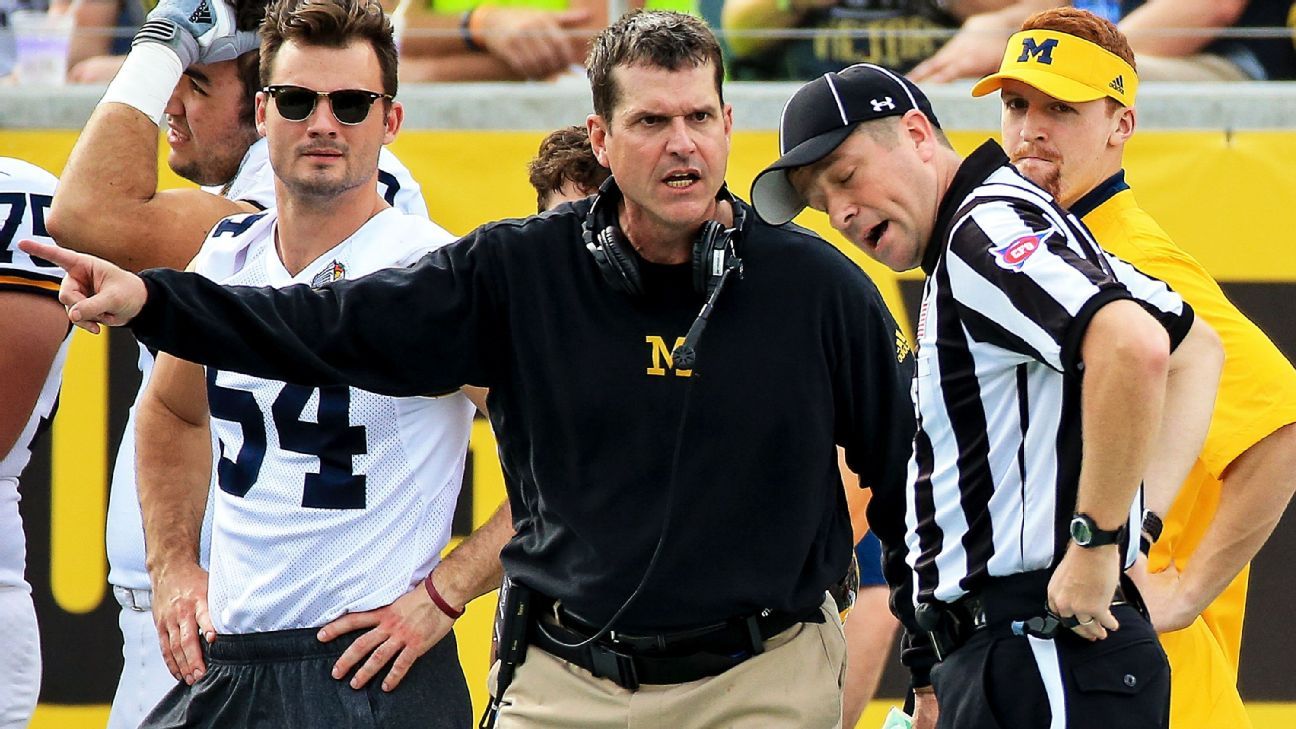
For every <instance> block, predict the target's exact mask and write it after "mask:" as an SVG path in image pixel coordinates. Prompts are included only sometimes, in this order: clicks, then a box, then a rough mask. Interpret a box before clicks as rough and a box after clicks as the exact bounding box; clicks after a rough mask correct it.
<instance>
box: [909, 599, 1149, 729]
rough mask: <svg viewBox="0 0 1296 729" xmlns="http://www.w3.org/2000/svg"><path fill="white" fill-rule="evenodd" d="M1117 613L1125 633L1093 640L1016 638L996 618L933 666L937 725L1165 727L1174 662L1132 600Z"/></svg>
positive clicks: (957, 728) (985, 728)
mask: <svg viewBox="0 0 1296 729" xmlns="http://www.w3.org/2000/svg"><path fill="white" fill-rule="evenodd" d="M1041 600H1042V598H1041ZM1037 604H1038V603H1037ZM1112 613H1113V615H1115V616H1116V620H1117V621H1119V622H1120V626H1121V627H1120V630H1117V631H1110V632H1108V635H1107V638H1106V639H1104V640H1100V641H1095V642H1090V641H1088V640H1085V639H1084V638H1081V637H1079V636H1077V635H1076V634H1075V633H1074V632H1072V631H1071V630H1067V629H1060V630H1059V631H1058V633H1057V636H1056V637H1055V638H1053V639H1052V640H1047V639H1041V638H1034V637H1028V636H1018V635H1012V634H1011V632H1010V631H1008V630H1004V629H1003V627H1002V626H996V625H994V624H993V618H991V620H992V624H991V625H990V626H989V627H988V628H987V629H985V630H981V631H978V632H976V633H974V634H973V635H972V637H971V638H970V639H969V640H968V642H967V643H965V644H964V645H963V646H962V647H960V648H958V649H957V650H955V651H954V652H953V653H951V654H950V655H948V656H946V658H945V660H944V661H942V662H940V663H938V664H937V665H936V667H935V668H934V669H932V674H931V677H932V685H933V687H934V688H935V690H936V699H937V702H938V703H939V704H940V720H939V721H938V722H937V729H1165V728H1166V727H1168V726H1169V722H1170V665H1169V663H1168V662H1167V661H1166V655H1165V651H1163V650H1162V649H1161V643H1160V642H1159V641H1158V640H1157V636H1156V631H1155V630H1153V628H1152V624H1151V623H1150V622H1148V620H1147V618H1145V617H1144V616H1143V615H1142V614H1141V613H1140V612H1139V611H1138V609H1136V608H1135V607H1133V606H1132V605H1117V606H1114V607H1113V608H1112Z"/></svg>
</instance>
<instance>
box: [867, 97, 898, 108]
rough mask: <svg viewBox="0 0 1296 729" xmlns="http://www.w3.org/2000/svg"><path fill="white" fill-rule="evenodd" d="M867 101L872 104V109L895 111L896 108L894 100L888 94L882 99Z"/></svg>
mask: <svg viewBox="0 0 1296 729" xmlns="http://www.w3.org/2000/svg"><path fill="white" fill-rule="evenodd" d="M869 103H870V104H872V105H873V111H882V110H883V109H889V110H891V111H895V108H896V107H895V102H894V101H892V100H891V97H890V96H888V97H886V98H884V99H870V100H869Z"/></svg>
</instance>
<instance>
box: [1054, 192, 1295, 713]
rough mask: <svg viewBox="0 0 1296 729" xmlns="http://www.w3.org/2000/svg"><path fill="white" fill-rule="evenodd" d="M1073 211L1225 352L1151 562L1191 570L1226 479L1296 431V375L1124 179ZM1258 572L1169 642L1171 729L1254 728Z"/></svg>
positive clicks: (1241, 578) (1242, 578)
mask: <svg viewBox="0 0 1296 729" xmlns="http://www.w3.org/2000/svg"><path fill="white" fill-rule="evenodd" d="M1072 212H1074V213H1076V214H1077V215H1078V216H1080V217H1081V219H1082V220H1083V221H1084V224H1085V225H1086V226H1088V227H1089V230H1090V231H1092V232H1093V235H1094V238H1095V239H1097V241H1098V243H1099V244H1100V245H1101V246H1102V247H1103V248H1105V249H1107V250H1108V251H1110V252H1112V253H1114V254H1116V255H1117V256H1119V257H1121V258H1123V259H1125V260H1126V261H1129V262H1130V263H1131V264H1133V265H1134V266H1135V267H1137V268H1138V269H1139V270H1141V271H1143V272H1144V273H1146V274H1148V275H1151V276H1155V277H1156V278H1159V279H1161V280H1162V281H1165V282H1166V283H1167V284H1169V285H1170V286H1171V287H1172V288H1173V289H1174V290H1175V291H1177V292H1178V293H1179V294H1180V295H1181V296H1183V298H1184V300H1186V301H1187V302H1188V303H1189V304H1191V305H1192V308H1193V311H1194V312H1196V314H1197V316H1200V317H1202V318H1203V319H1205V320H1206V322H1207V323H1208V324H1210V325H1211V326H1212V327H1214V329H1215V331H1216V332H1217V333H1218V334H1219V336H1220V339H1221V340H1222V341H1223V344H1224V352H1225V360H1224V372H1223V375H1222V377H1221V379H1220V388H1219V394H1218V396H1217V397H1216V401H1215V412H1214V415H1213V416H1212V419H1211V426H1210V432H1209V433H1208V435H1207V436H1206V443H1205V445H1204V446H1203V448H1202V453H1201V455H1200V456H1199V457H1198V460H1197V463H1196V464H1195V465H1194V466H1193V470H1192V472H1191V473H1190V474H1189V476H1188V480H1187V481H1185V482H1184V485H1183V488H1182V490H1181V491H1180V492H1179V496H1178V497H1177V498H1176V499H1175V502H1174V505H1173V507H1171V509H1170V513H1169V514H1166V515H1164V517H1165V518H1164V521H1165V531H1164V532H1163V533H1162V535H1161V539H1160V541H1158V542H1157V543H1156V545H1155V546H1154V547H1153V548H1152V553H1151V555H1150V556H1149V568H1150V569H1151V570H1152V571H1153V572H1156V571H1159V570H1162V569H1165V567H1166V565H1168V564H1169V562H1170V559H1171V557H1173V558H1174V561H1175V564H1176V565H1178V566H1179V567H1180V568H1182V567H1183V565H1184V564H1185V563H1187V561H1188V559H1189V558H1190V557H1191V556H1192V553H1193V551H1194V550H1195V549H1196V548H1197V545H1198V544H1199V543H1200V542H1201V539H1202V536H1203V535H1204V534H1205V532H1206V527H1207V525H1208V524H1210V522H1211V520H1212V518H1213V517H1214V515H1215V509H1216V507H1217V506H1218V504H1219V496H1220V488H1221V486H1222V485H1223V484H1222V483H1221V482H1220V480H1219V479H1220V475H1221V474H1223V473H1224V470H1225V469H1226V468H1228V466H1229V464H1231V463H1232V462H1233V460H1234V459H1235V458H1237V457H1238V456H1239V455H1241V454H1242V453H1243V452H1245V451H1246V450H1247V449H1248V448H1250V447H1251V446H1253V445H1255V444H1256V443H1258V442H1260V441H1261V440H1263V439H1264V438H1265V437H1266V436H1268V435H1269V434H1270V433H1273V432H1274V431H1276V430H1278V429H1279V428H1281V427H1283V426H1284V425H1287V424H1289V423H1292V422H1296V370H1294V369H1293V368H1292V365H1291V363H1289V362H1288V361H1287V359H1286V358H1285V357H1284V356H1283V355H1282V353H1281V352H1279V351H1278V348H1277V347H1275V346H1274V344H1273V343H1272V342H1271V341H1269V338H1268V337H1267V336H1265V334H1264V332H1262V331H1260V329H1259V327H1257V326H1256V325H1255V324H1253V323H1251V321H1250V320H1249V319H1247V318H1246V316H1244V315H1243V314H1242V312H1240V311H1238V310H1237V307H1235V306H1233V304H1231V303H1230V302H1229V300H1228V299H1227V298H1226V297H1225V296H1224V292H1223V291H1221V290H1220V287H1219V284H1217V283H1216V282H1215V280H1214V279H1213V278H1211V276H1210V274H1209V273H1207V272H1206V270H1205V269H1204V268H1202V266H1201V264H1199V263H1198V262H1197V261H1196V260H1194V259H1193V257H1192V256H1190V255H1188V254H1187V253H1185V252H1184V251H1182V250H1180V249H1179V247H1178V246H1176V245H1175V244H1174V243H1173V242H1172V241H1171V240H1170V237H1169V236H1168V235H1166V233H1165V231H1163V230H1162V229H1161V227H1160V226H1159V225H1157V223H1156V221H1154V220H1153V219H1152V217H1151V216H1150V215H1148V214H1147V213H1146V212H1144V211H1143V209H1142V208H1140V207H1139V206H1138V203H1137V202H1136V201H1135V200H1134V193H1133V192H1131V191H1130V190H1129V188H1128V186H1126V185H1125V184H1124V175H1123V173H1118V174H1117V175H1116V176H1114V177H1113V178H1111V179H1110V180H1108V181H1107V182H1106V183H1104V184H1103V185H1101V186H1099V187H1098V188H1097V189H1096V190H1094V191H1093V192H1091V193H1090V194H1089V195H1086V196H1085V198H1082V199H1081V200H1080V201H1077V203H1076V204H1075V205H1074V206H1072ZM1249 571H1250V570H1249V568H1248V569H1244V570H1243V571H1242V573H1241V574H1239V575H1238V576H1237V578H1235V579H1234V580H1233V583H1232V584H1230V585H1229V586H1228V588H1227V589H1226V590H1225V591H1224V592H1223V593H1222V594H1221V595H1220V596H1219V597H1218V598H1216V600H1215V601H1214V602H1212V603H1211V604H1210V605H1209V606H1208V607H1207V608H1206V610H1205V611H1203V613H1202V615H1201V617H1199V618H1198V619H1197V620H1196V622H1194V623H1193V624H1192V625H1190V626H1189V627H1187V628H1185V629H1183V630H1179V631H1175V632H1173V633H1166V634H1163V635H1162V636H1161V643H1162V645H1163V647H1164V648H1165V650H1166V653H1167V655H1168V656H1169V657H1170V668H1171V677H1172V685H1171V694H1170V697H1171V698H1170V726H1171V729H1195V728H1197V727H1200V728H1201V729H1215V728H1216V727H1230V728H1238V727H1243V728H1245V727H1250V726H1251V722H1250V720H1249V719H1248V718H1247V714H1246V711H1245V710H1244V708H1243V706H1242V700H1241V698H1240V697H1239V696H1238V692H1237V672H1238V657H1239V652H1240V648H1241V643H1242V619H1243V616H1244V612H1245V607H1246V592H1247V576H1248V573H1249Z"/></svg>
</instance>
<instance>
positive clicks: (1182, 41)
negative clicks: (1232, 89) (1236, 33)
mask: <svg viewBox="0 0 1296 729" xmlns="http://www.w3.org/2000/svg"><path fill="white" fill-rule="evenodd" d="M1248 4H1250V0H1169V1H1167V0H1148V2H1146V3H1144V4H1143V5H1141V6H1139V7H1138V8H1135V9H1134V11H1133V12H1131V13H1130V14H1129V15H1127V16H1125V17H1124V18H1121V20H1120V23H1118V24H1117V27H1118V28H1120V30H1121V32H1122V33H1124V34H1125V36H1126V37H1127V38H1129V43H1130V48H1132V49H1133V50H1134V53H1135V55H1137V56H1143V55H1148V56H1169V57H1177V56H1191V55H1192V54H1194V53H1197V52H1198V51H1200V50H1201V49H1202V48H1205V47H1206V46H1208V45H1210V43H1211V42H1212V41H1214V40H1215V36H1214V34H1212V33H1186V34H1184V33H1166V32H1165V31H1166V29H1167V28H1171V29H1181V28H1182V29H1195V30H1205V29H1210V28H1228V27H1230V26H1232V25H1233V24H1234V23H1236V22H1237V20H1238V18H1240V17H1242V12H1243V11H1244V10H1246V8H1247V5H1248Z"/></svg>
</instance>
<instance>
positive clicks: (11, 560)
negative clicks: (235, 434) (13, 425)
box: [0, 157, 72, 589]
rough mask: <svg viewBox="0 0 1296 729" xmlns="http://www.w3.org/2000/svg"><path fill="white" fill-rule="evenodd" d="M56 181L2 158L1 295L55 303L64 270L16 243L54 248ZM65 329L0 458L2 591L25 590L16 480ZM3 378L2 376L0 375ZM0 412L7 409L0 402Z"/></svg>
mask: <svg viewBox="0 0 1296 729" xmlns="http://www.w3.org/2000/svg"><path fill="white" fill-rule="evenodd" d="M57 184H58V179H57V178H55V177H54V175H51V174H50V173H48V172H46V171H45V170H43V169H41V168H39V167H37V166H35V165H32V164H28V163H26V162H23V161H21V160H16V159H10V158H8V157H0V291H17V292H22V293H30V294H34V295H37V296H48V297H51V298H53V299H54V300H55V301H57V300H58V290H59V283H60V282H62V280H63V269H61V268H59V267H58V266H55V265H54V264H53V263H50V262H49V261H46V260H43V259H40V258H34V257H32V256H29V255H27V254H26V253H23V252H22V251H20V250H18V241H20V240H28V239H30V240H37V241H40V242H42V243H53V242H54V241H53V240H52V239H51V238H50V237H49V233H48V232H47V231H46V230H45V214H46V213H47V212H48V211H49V207H50V202H51V201H52V200H53V199H54V186H55V185H57ZM71 339H72V332H71V327H69V328H68V332H67V334H66V336H64V337H63V344H62V345H61V346H60V347H59V350H58V354H57V355H55V357H54V362H53V363H52V364H51V365H50V370H49V374H47V375H46V376H45V384H44V385H42V386H41V391H40V395H38V396H37V398H36V407H35V408H33V409H32V412H31V413H29V414H28V417H27V423H26V425H24V426H23V429H22V432H20V433H19V434H18V440H16V441H15V442H14V444H13V447H12V448H10V449H9V452H8V453H0V587H21V588H26V589H30V588H28V587H27V582H26V580H25V579H24V577H23V574H24V572H25V571H26V568H27V545H26V541H25V540H24V539H23V529H22V517H21V516H19V513H18V499H19V496H18V477H19V476H20V475H21V474H22V471H23V468H25V467H26V466H27V462H28V461H30V460H31V446H32V441H33V440H35V439H36V436H37V435H38V434H39V433H40V432H41V431H42V430H44V427H45V425H46V424H48V422H49V419H50V418H52V417H54V410H55V409H56V407H57V406H58V395H59V385H60V384H61V383H62V382H63V362H64V360H65V359H66V358H67V349H68V342H69V341H71ZM0 374H2V373H0ZM0 407H5V404H4V403H0Z"/></svg>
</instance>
